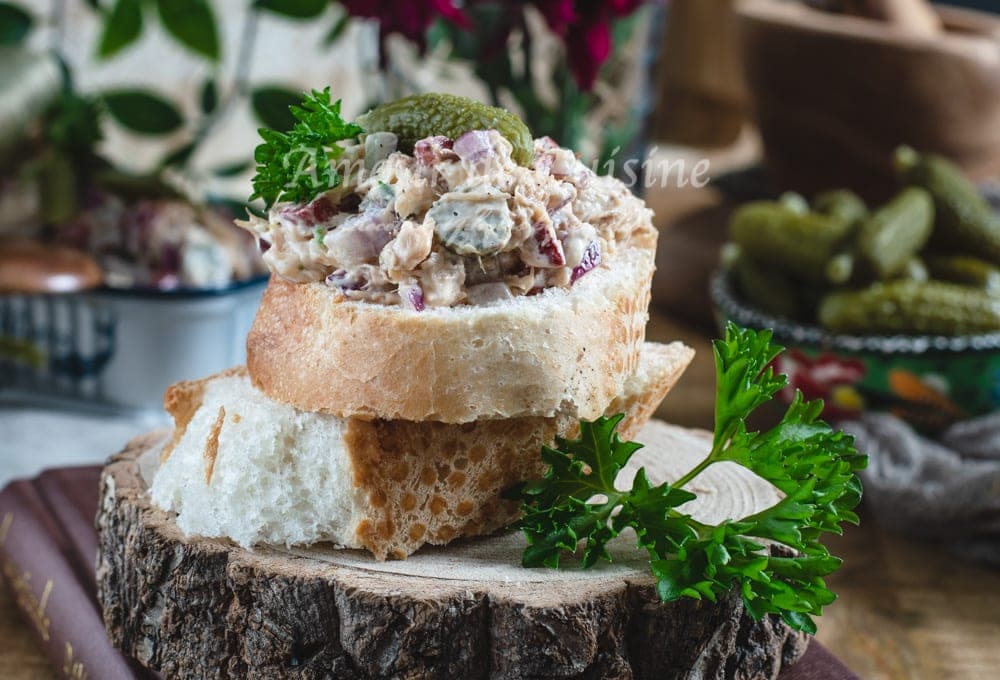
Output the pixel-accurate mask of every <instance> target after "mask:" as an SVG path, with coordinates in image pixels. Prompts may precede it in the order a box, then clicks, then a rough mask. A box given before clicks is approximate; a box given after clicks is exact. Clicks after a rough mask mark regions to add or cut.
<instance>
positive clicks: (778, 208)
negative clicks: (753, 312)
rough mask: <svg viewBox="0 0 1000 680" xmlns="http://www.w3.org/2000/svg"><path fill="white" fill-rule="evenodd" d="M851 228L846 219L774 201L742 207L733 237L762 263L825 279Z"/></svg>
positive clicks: (731, 230) (732, 225)
mask: <svg viewBox="0 0 1000 680" xmlns="http://www.w3.org/2000/svg"><path fill="white" fill-rule="evenodd" d="M850 228H851V225H850V224H847V223H846V222H844V221H843V220H838V219H834V218H831V217H827V216H826V215H820V214H817V213H805V214H802V213H799V212H796V211H794V210H790V209H789V208H787V207H785V206H783V205H781V204H780V203H775V202H773V201H756V202H753V203H747V204H746V205H744V206H742V207H740V208H739V209H738V210H737V211H736V212H735V213H733V217H732V219H731V220H730V222H729V233H730V237H731V238H732V239H733V241H735V242H736V243H738V244H739V245H740V247H741V248H742V249H743V252H744V253H746V254H747V255H748V256H749V257H751V258H752V259H753V260H755V261H756V262H759V263H760V264H762V265H765V266H768V267H773V268H775V269H778V270H780V271H782V272H785V273H787V274H790V275H792V276H794V277H796V278H798V279H802V280H805V281H822V280H823V278H824V272H825V270H826V263H827V261H828V260H829V259H830V257H831V256H832V255H833V254H834V252H835V251H836V250H837V248H838V246H839V245H840V243H841V241H842V240H843V239H844V237H845V236H846V235H847V234H848V233H849V231H850Z"/></svg>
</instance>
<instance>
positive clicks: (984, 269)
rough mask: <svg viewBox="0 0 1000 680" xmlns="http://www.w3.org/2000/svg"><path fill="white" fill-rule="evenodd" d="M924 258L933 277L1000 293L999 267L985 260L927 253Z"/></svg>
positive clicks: (966, 256) (965, 256)
mask: <svg viewBox="0 0 1000 680" xmlns="http://www.w3.org/2000/svg"><path fill="white" fill-rule="evenodd" d="M926 260H927V269H928V270H929V271H930V274H931V277H933V278H935V279H939V280H941V281H951V282H952V283H960V284H962V285H964V286H972V287H973V288H979V289H981V290H985V291H986V292H988V293H1000V269H998V268H997V267H994V266H993V265H992V264H990V263H989V262H986V261H985V260H980V259H979V258H977V257H970V256H968V255H929V256H927V258H926Z"/></svg>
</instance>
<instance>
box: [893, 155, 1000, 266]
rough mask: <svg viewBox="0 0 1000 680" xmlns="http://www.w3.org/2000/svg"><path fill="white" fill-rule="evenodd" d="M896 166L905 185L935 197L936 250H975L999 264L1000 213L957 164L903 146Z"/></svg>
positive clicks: (972, 251)
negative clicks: (921, 189)
mask: <svg viewBox="0 0 1000 680" xmlns="http://www.w3.org/2000/svg"><path fill="white" fill-rule="evenodd" d="M896 168H897V170H898V172H899V174H900V176H901V178H902V179H903V181H904V182H905V183H906V184H909V185H911V186H919V187H923V188H924V189H926V190H927V191H929V192H930V194H931V196H933V197H934V207H935V209H936V212H937V224H936V226H935V229H934V239H933V241H934V244H933V245H934V246H935V248H936V249H937V250H941V251H945V252H968V253H976V255H978V256H980V257H982V258H983V259H985V260H988V261H989V262H991V263H992V264H995V265H998V266H1000V215H998V214H997V213H996V211H994V210H993V208H992V207H991V206H990V204H989V203H987V202H986V200H985V199H984V198H983V197H982V195H981V194H980V193H979V191H978V190H977V189H976V187H975V185H973V184H972V183H971V182H970V181H969V180H968V179H966V177H965V176H964V175H963V174H962V171H961V170H959V169H958V167H956V166H955V165H954V164H953V163H951V162H950V161H948V160H947V159H945V158H943V157H941V156H935V155H932V154H919V153H917V152H916V151H914V150H913V149H911V148H909V147H901V148H899V149H897V150H896Z"/></svg>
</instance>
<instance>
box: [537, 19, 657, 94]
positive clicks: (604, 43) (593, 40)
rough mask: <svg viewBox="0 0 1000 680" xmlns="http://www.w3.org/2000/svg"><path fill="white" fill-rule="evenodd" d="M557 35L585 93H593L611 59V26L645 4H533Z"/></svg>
mask: <svg viewBox="0 0 1000 680" xmlns="http://www.w3.org/2000/svg"><path fill="white" fill-rule="evenodd" d="M532 2H533V4H534V5H535V6H536V7H537V8H538V11H539V12H541V13H542V16H544V17H545V21H546V22H547V23H548V25H549V28H550V29H552V32H553V33H556V34H558V35H559V36H561V37H562V38H563V43H564V44H565V45H566V60H567V62H568V63H569V69H570V71H571V72H572V73H573V78H574V80H576V84H577V85H579V87H580V89H581V90H589V89H591V88H592V87H593V86H594V81H595V80H597V74H598V73H599V72H600V70H601V66H602V65H603V64H604V62H605V61H606V60H607V58H608V57H609V56H610V55H611V47H612V46H611V22H612V21H614V20H615V19H616V18H618V17H623V16H627V15H629V14H631V13H632V12H634V11H635V10H636V9H638V8H639V6H640V5H642V3H643V0H610V1H604V0H532Z"/></svg>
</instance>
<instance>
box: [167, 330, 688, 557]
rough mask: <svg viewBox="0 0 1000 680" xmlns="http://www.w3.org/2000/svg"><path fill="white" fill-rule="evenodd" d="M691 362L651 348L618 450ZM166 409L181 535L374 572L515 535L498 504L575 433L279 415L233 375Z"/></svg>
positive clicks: (561, 421)
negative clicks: (350, 558)
mask: <svg viewBox="0 0 1000 680" xmlns="http://www.w3.org/2000/svg"><path fill="white" fill-rule="evenodd" d="M692 356H693V351H692V350H691V349H690V348H688V347H685V346H684V345H682V344H680V343H672V344H670V345H654V344H652V343H646V345H645V347H644V351H643V354H642V361H641V362H640V370H639V371H637V372H636V374H635V378H634V379H633V380H630V381H628V383H627V385H626V391H624V392H623V393H622V394H621V395H619V397H618V398H617V399H616V400H615V401H614V402H613V403H612V407H611V408H612V412H624V413H625V414H626V419H625V421H623V423H622V425H621V426H620V428H619V429H620V431H621V433H622V436H624V437H629V436H633V435H634V434H635V433H636V432H638V430H639V428H640V427H641V426H642V425H643V423H645V422H646V420H648V419H649V417H650V415H651V414H652V412H653V411H654V410H655V408H656V406H657V404H659V402H660V400H661V399H662V398H663V396H664V395H665V394H666V393H667V391H668V390H669V389H670V388H671V387H672V386H673V385H674V383H675V382H676V381H677V379H678V378H679V377H680V375H681V373H682V372H683V371H684V368H685V367H686V366H687V365H688V363H689V362H690V361H691V358H692ZM165 401H166V406H167V409H168V410H169V411H170V412H171V414H173V416H174V418H175V420H176V429H175V432H176V433H177V436H176V437H175V438H174V440H173V441H172V442H171V443H170V444H169V445H168V450H167V451H166V452H165V454H164V456H163V460H162V463H161V466H160V468H159V470H158V471H157V473H156V475H155V477H154V480H153V484H152V489H151V493H152V499H153V502H154V503H155V504H156V505H158V506H160V507H161V508H163V509H165V510H170V511H173V512H176V513H177V515H178V516H177V523H178V525H179V526H180V528H181V529H182V530H183V531H184V532H185V533H188V534H198V535H203V536H227V537H229V538H231V539H232V540H234V541H235V542H236V543H239V544H240V545H243V546H252V545H254V544H259V543H268V544H279V545H281V544H284V545H301V544H308V543H314V542H319V541H330V542H333V543H336V544H338V545H341V546H344V547H349V548H366V549H368V550H369V551H371V552H372V553H373V554H374V555H375V556H376V557H377V558H378V559H385V558H387V557H394V558H403V557H405V556H407V555H409V554H410V553H412V552H413V551H415V550H417V549H418V548H419V547H420V546H422V545H424V544H425V543H432V544H444V543H447V542H448V541H450V540H452V539H454V538H457V537H460V536H478V535H482V534H488V533H491V532H493V531H496V530H497V529H500V528H502V527H504V526H506V525H508V524H510V523H511V522H512V521H513V520H514V519H515V518H516V516H517V513H518V505H517V503H514V502H511V501H506V500H503V499H502V498H501V493H502V492H503V490H504V489H506V488H507V487H509V486H510V485H512V484H514V483H516V482H517V481H520V480H522V479H528V478H532V477H537V476H538V475H540V474H541V473H542V472H543V470H544V466H543V464H542V461H541V459H540V457H539V450H540V448H541V446H542V444H546V443H551V442H552V441H553V439H554V437H555V435H556V434H563V435H567V436H569V435H573V434H575V432H576V431H577V430H578V427H579V424H578V421H577V420H576V419H575V418H574V417H573V416H572V415H569V414H559V415H556V416H553V417H540V416H524V417H520V418H510V419H504V420H496V419H494V420H484V421H479V422H475V423H465V424H452V425H449V424H445V423H440V422H425V423H417V422H411V421H385V420H365V419H361V418H347V419H342V418H339V417H337V416H332V415H328V414H321V413H309V412H304V411H299V410H297V409H295V408H293V407H291V406H288V405H285V404H280V403H277V402H275V401H272V400H271V399H269V398H268V397H266V396H265V395H264V394H263V393H262V392H260V391H259V390H256V389H255V388H254V387H253V386H252V385H251V384H250V381H249V379H248V378H247V377H246V374H245V373H242V372H238V371H237V372H227V373H224V374H220V375H218V376H213V377H211V378H206V379H204V380H199V381H192V382H185V383H179V384H177V385H175V386H173V387H171V388H170V389H169V390H168V392H167V396H166V399H165Z"/></svg>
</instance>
